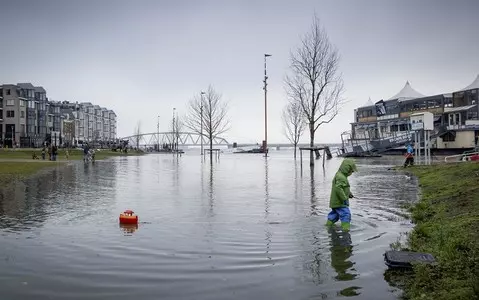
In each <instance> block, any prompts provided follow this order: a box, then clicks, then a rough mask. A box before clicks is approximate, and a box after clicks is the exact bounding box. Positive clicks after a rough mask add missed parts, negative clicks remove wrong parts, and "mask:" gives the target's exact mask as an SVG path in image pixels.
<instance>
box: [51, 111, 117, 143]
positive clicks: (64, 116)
mask: <svg viewBox="0 0 479 300" xmlns="http://www.w3.org/2000/svg"><path fill="white" fill-rule="evenodd" d="M53 106H54V107H59V109H60V115H59V118H60V121H61V125H60V126H58V127H57V126H54V128H59V129H58V130H59V131H60V132H61V136H62V139H66V140H70V139H71V142H72V143H73V144H83V143H84V142H88V143H94V144H100V145H101V144H107V143H110V142H114V141H115V140H116V114H115V113H114V112H113V111H112V110H108V109H106V108H104V107H100V106H99V105H94V104H92V103H90V102H83V103H70V102H68V101H63V102H56V103H55V104H53ZM56 111H58V109H56ZM110 112H113V115H114V118H113V119H110V118H111V117H110V116H111V114H110ZM55 113H56V112H55ZM105 124H107V126H105ZM110 124H114V127H110ZM66 128H67V129H68V130H67V129H66ZM110 129H113V131H110ZM68 136H70V138H68ZM69 142H70V141H69Z"/></svg>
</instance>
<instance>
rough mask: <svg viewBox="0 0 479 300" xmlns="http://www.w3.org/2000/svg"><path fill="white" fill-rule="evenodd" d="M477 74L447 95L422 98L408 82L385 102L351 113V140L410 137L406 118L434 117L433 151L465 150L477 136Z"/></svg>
mask: <svg viewBox="0 0 479 300" xmlns="http://www.w3.org/2000/svg"><path fill="white" fill-rule="evenodd" d="M478 94H479V75H478V76H477V78H476V79H475V80H474V81H473V82H472V83H471V84H470V85H468V86H466V87H465V88H463V89H460V90H458V91H454V92H451V93H446V94H439V95H432V96H425V95H423V94H421V93H419V92H418V91H416V90H415V89H414V88H413V87H412V86H411V84H410V83H409V82H406V84H405V86H404V87H403V88H402V89H401V90H400V91H399V92H398V93H397V94H396V95H394V96H392V97H391V98H389V99H388V100H380V101H378V102H376V103H374V104H373V103H372V102H370V103H367V105H365V106H363V107H359V108H357V109H355V111H354V118H355V121H354V122H353V123H351V137H352V140H356V141H365V140H368V141H370V140H380V139H388V138H391V137H398V136H401V135H409V134H410V129H411V128H410V125H409V116H410V115H411V114H413V113H417V112H425V111H427V112H431V113H433V114H434V127H435V130H434V133H433V135H432V136H433V148H437V149H464V148H473V147H475V146H476V145H477V139H478V136H479V105H478Z"/></svg>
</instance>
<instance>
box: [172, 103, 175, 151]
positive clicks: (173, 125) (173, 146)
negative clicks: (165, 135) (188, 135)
mask: <svg viewBox="0 0 479 300" xmlns="http://www.w3.org/2000/svg"><path fill="white" fill-rule="evenodd" d="M175 110H176V108H174V107H173V123H172V124H171V125H172V130H173V137H172V139H171V143H172V144H173V145H172V147H171V150H175V136H176V134H175ZM173 153H174V151H173Z"/></svg>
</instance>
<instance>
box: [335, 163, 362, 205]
mask: <svg viewBox="0 0 479 300" xmlns="http://www.w3.org/2000/svg"><path fill="white" fill-rule="evenodd" d="M356 171H357V168H356V163H355V162H354V160H352V159H350V158H345V159H344V160H343V162H342V163H341V166H340V167H339V170H338V172H337V173H336V175H335V176H334V179H333V186H332V188H331V198H330V200H329V207H331V208H340V207H348V206H349V201H348V200H349V195H350V191H349V181H348V176H349V175H351V174H352V173H353V172H356Z"/></svg>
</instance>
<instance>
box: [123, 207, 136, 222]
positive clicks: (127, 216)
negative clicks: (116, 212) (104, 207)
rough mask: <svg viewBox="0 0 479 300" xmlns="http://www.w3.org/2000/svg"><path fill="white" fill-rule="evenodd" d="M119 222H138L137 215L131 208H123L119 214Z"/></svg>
mask: <svg viewBox="0 0 479 300" xmlns="http://www.w3.org/2000/svg"><path fill="white" fill-rule="evenodd" d="M120 224H138V216H137V215H135V213H134V212H133V211H132V210H129V209H128V210H125V211H124V212H123V213H122V214H120Z"/></svg>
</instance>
